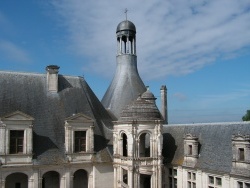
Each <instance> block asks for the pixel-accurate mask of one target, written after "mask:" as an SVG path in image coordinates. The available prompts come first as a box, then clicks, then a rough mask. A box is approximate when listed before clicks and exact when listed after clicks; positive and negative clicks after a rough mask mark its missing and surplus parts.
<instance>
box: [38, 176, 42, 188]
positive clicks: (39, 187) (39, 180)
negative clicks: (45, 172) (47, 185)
mask: <svg viewBox="0 0 250 188" xmlns="http://www.w3.org/2000/svg"><path fill="white" fill-rule="evenodd" d="M42 185H43V178H42V177H39V179H38V188H42V187H43V186H42Z"/></svg>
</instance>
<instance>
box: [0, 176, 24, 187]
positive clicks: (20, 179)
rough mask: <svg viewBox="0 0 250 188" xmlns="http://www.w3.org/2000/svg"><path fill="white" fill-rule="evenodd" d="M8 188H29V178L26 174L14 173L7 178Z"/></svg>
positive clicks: (6, 184)
mask: <svg viewBox="0 0 250 188" xmlns="http://www.w3.org/2000/svg"><path fill="white" fill-rule="evenodd" d="M5 187H6V188H28V176H27V175H26V174H24V173H13V174H10V175H8V176H7V178H6V183H5Z"/></svg>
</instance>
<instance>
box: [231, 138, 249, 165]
mask: <svg viewBox="0 0 250 188" xmlns="http://www.w3.org/2000/svg"><path fill="white" fill-rule="evenodd" d="M232 145H233V147H232V150H233V161H236V162H244V163H249V162H250V156H249V155H248V153H250V136H249V135H241V134H237V135H233V136H232Z"/></svg>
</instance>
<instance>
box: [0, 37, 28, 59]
mask: <svg viewBox="0 0 250 188" xmlns="http://www.w3.org/2000/svg"><path fill="white" fill-rule="evenodd" d="M0 54H1V56H3V57H5V58H8V59H10V60H13V61H17V62H20V63H30V62H31V58H30V56H29V55H28V53H27V52H26V51H25V50H24V49H22V48H21V47H19V46H17V45H16V44H14V43H12V42H9V41H5V40H0Z"/></svg>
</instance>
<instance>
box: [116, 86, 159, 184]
mask: <svg viewBox="0 0 250 188" xmlns="http://www.w3.org/2000/svg"><path fill="white" fill-rule="evenodd" d="M155 99H156V98H155V97H154V95H153V94H152V93H151V92H150V91H149V90H147V91H146V92H144V93H143V94H142V95H141V96H139V97H138V99H137V100H135V101H134V102H133V103H131V104H130V105H128V106H126V107H125V108H124V109H123V111H122V113H121V116H120V118H119V119H118V121H116V122H115V126H114V131H113V146H114V188H118V187H119V188H120V187H129V188H161V187H162V144H163V143H162V139H163V138H162V124H163V118H162V115H161V113H160V112H159V110H158V108H157V107H156V104H155Z"/></svg>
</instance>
